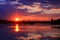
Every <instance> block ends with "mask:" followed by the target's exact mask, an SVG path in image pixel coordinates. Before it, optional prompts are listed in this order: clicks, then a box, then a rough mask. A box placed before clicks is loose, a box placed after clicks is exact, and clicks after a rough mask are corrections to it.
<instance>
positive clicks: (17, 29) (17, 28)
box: [15, 24, 19, 32]
mask: <svg viewBox="0 0 60 40" xmlns="http://www.w3.org/2000/svg"><path fill="white" fill-rule="evenodd" d="M15 31H16V32H18V31H19V27H18V24H16V29H15Z"/></svg>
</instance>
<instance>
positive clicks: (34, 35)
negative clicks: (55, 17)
mask: <svg viewBox="0 0 60 40" xmlns="http://www.w3.org/2000/svg"><path fill="white" fill-rule="evenodd" d="M54 26H55V25H54ZM59 26H60V25H59ZM51 27H52V25H48V24H45V25H44V24H35V25H20V24H13V25H12V24H10V25H8V24H0V40H60V29H59V28H51Z"/></svg>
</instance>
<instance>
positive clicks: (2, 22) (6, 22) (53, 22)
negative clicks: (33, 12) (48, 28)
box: [0, 18, 60, 25]
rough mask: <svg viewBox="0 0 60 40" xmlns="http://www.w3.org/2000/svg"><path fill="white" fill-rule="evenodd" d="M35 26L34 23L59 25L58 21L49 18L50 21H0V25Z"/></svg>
mask: <svg viewBox="0 0 60 40" xmlns="http://www.w3.org/2000/svg"><path fill="white" fill-rule="evenodd" d="M16 23H18V24H36V23H38V24H39V23H43V24H51V25H56V24H58V25H60V19H57V20H53V19H52V18H51V21H18V22H16V21H8V20H2V19H0V24H16Z"/></svg>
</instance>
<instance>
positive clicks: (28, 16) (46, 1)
mask: <svg viewBox="0 0 60 40" xmlns="http://www.w3.org/2000/svg"><path fill="white" fill-rule="evenodd" d="M15 18H19V19H23V20H34V21H41V20H43V21H46V20H50V19H51V18H53V19H58V18H60V0H0V19H4V20H14V19H15Z"/></svg>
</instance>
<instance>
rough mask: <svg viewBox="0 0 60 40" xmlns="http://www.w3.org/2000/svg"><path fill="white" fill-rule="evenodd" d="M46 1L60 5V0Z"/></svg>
mask: <svg viewBox="0 0 60 40" xmlns="http://www.w3.org/2000/svg"><path fill="white" fill-rule="evenodd" d="M46 1H47V2H48V3H50V4H53V5H60V0H46Z"/></svg>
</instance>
